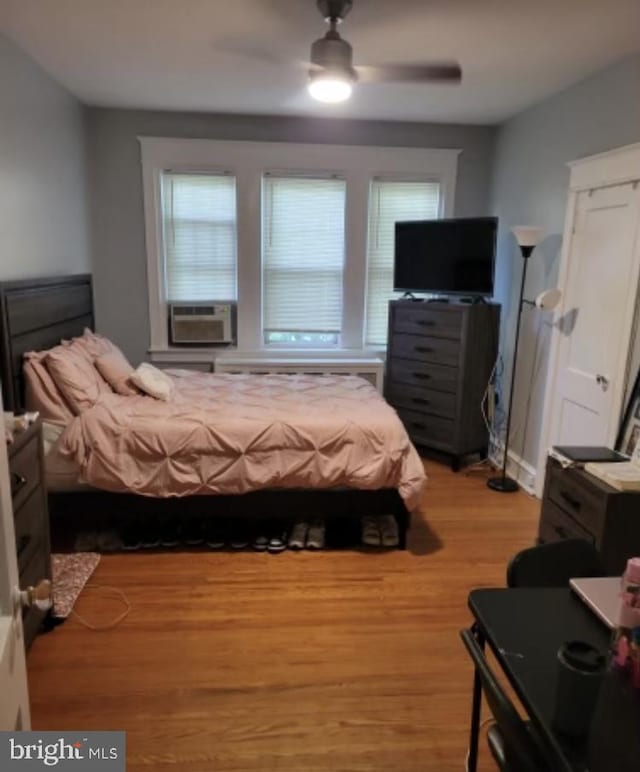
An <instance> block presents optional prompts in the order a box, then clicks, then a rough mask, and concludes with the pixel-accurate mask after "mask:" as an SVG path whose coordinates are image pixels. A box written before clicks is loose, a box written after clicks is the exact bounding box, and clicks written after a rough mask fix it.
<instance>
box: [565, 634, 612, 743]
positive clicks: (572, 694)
mask: <svg viewBox="0 0 640 772" xmlns="http://www.w3.org/2000/svg"><path fill="white" fill-rule="evenodd" d="M606 669H607V658H606V656H605V655H604V654H603V653H602V652H601V651H599V650H598V649H596V648H595V647H594V646H592V645H591V644H590V643H585V642H584V641H567V642H566V643H563V644H562V646H561V647H560V648H559V649H558V682H557V685H556V701H555V706H554V711H553V726H554V728H555V729H557V730H558V731H560V732H562V733H563V734H567V735H570V736H572V737H580V736H581V735H584V734H586V733H587V731H588V730H589V725H590V723H591V718H592V716H593V711H594V709H595V706H596V702H597V701H598V694H599V692H600V687H601V686H602V679H603V677H604V674H605V671H606Z"/></svg>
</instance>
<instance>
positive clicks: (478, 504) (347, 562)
mask: <svg viewBox="0 0 640 772" xmlns="http://www.w3.org/2000/svg"><path fill="white" fill-rule="evenodd" d="M425 465H426V469H427V473H428V474H429V478H430V482H429V487H428V490H427V492H426V494H425V497H424V501H423V506H422V520H421V521H420V522H416V523H415V525H414V528H413V529H412V533H411V537H410V542H409V547H410V548H409V550H408V551H406V552H401V551H393V552H389V553H386V554H363V553H359V552H334V553H319V554H310V553H300V554H294V553H284V554H282V555H279V556H271V555H263V554H257V553H238V554H231V553H213V552H210V553H206V552H203V553H188V552H168V553H165V554H160V553H159V554H140V553H137V554H126V555H113V556H105V557H103V559H102V561H101V563H100V565H99V567H98V569H97V571H96V574H95V576H94V579H93V582H94V583H95V584H98V585H101V586H110V587H117V588H120V589H121V590H123V591H124V592H125V593H126V595H127V597H128V599H129V601H130V602H131V606H132V608H131V612H130V614H129V616H128V617H127V618H126V619H125V620H124V621H123V622H122V623H121V624H120V625H119V626H118V627H116V628H115V629H112V630H109V631H107V632H92V631H90V630H88V629H86V628H85V627H83V626H82V625H81V624H80V623H79V622H78V621H77V620H76V619H73V618H71V619H70V620H69V621H67V622H66V623H65V624H64V625H63V626H61V627H59V628H57V629H56V630H55V631H54V632H52V633H50V634H47V635H43V636H39V637H38V638H37V639H36V641H35V643H34V645H33V647H32V649H31V652H30V654H29V658H28V668H29V682H30V690H31V704H32V722H33V727H34V728H35V729H51V730H63V729H124V730H126V731H127V743H128V769H129V770H133V771H134V772H135V771H142V770H148V769H154V770H164V769H169V768H174V769H178V770H184V771H185V772H213V771H215V772H227V771H228V772H241V771H242V772H256V771H257V770H260V771H261V772H262V771H263V770H269V771H270V770H278V771H282V772H341V771H344V772H360V771H362V772H365V771H366V772H382V770H385V772H387V771H388V772H413V771H414V770H416V772H417V770H420V771H421V772H449V770H451V772H453V770H456V772H460V770H462V769H464V757H465V753H466V744H467V733H468V717H469V705H470V687H471V669H470V667H469V665H468V661H467V658H466V656H465V654H464V652H463V649H462V645H461V643H460V641H459V639H458V630H459V629H460V628H462V627H463V626H466V625H468V624H469V614H468V612H467V608H466V598H467V593H468V592H469V590H470V589H471V588H473V587H478V586H492V585H493V586H496V585H502V584H503V583H504V571H505V566H506V562H507V560H508V558H509V557H510V556H511V555H512V554H513V553H514V552H516V551H517V550H518V549H520V548H522V547H524V546H528V545H529V544H531V543H532V542H533V539H534V537H535V532H536V524H537V517H538V509H539V504H538V502H537V501H535V500H534V499H531V498H529V497H528V496H527V495H526V494H524V493H517V494H499V493H494V492H492V491H489V490H488V489H487V488H486V487H485V477H484V476H483V475H482V474H477V475H469V476H465V475H464V474H463V473H460V474H453V473H452V472H450V471H449V469H448V468H447V467H445V466H442V465H440V464H437V463H435V462H432V461H426V462H425ZM77 610H78V612H80V613H81V614H82V615H83V616H84V617H85V618H87V619H88V620H90V621H92V622H94V623H96V624H101V623H104V622H105V621H107V620H108V619H109V618H112V617H114V616H115V615H116V614H117V613H118V612H119V610H120V605H119V604H118V603H117V602H116V601H115V600H113V599H112V598H111V597H109V596H108V594H107V592H106V591H103V590H100V589H87V590H86V591H85V593H84V594H83V596H82V597H81V598H80V600H79V602H78V604H77ZM482 746H483V747H482V751H483V756H482V764H483V767H482V768H483V769H487V770H489V769H493V766H492V763H491V760H490V758H488V753H487V751H486V748H485V743H484V742H482Z"/></svg>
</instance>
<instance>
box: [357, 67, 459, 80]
mask: <svg viewBox="0 0 640 772" xmlns="http://www.w3.org/2000/svg"><path fill="white" fill-rule="evenodd" d="M355 69H356V72H357V73H358V80H359V81H360V82H361V83H398V82H400V83H460V81H461V80H462V70H461V68H460V65H459V64H458V63H457V62H432V63H431V64H381V65H379V66H369V65H358V66H357V67H356V68H355Z"/></svg>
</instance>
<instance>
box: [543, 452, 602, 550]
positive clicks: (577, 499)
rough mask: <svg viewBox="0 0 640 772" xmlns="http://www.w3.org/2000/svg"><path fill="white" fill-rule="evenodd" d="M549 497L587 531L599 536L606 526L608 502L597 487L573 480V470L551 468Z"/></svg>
mask: <svg viewBox="0 0 640 772" xmlns="http://www.w3.org/2000/svg"><path fill="white" fill-rule="evenodd" d="M548 497H549V499H551V501H553V502H554V503H555V504H556V505H557V506H558V507H560V509H562V510H564V511H565V512H566V513H567V514H568V515H570V516H571V517H572V518H573V519H574V520H577V521H579V522H580V523H581V524H582V525H583V526H584V527H585V528H586V529H588V530H589V531H591V532H592V533H594V534H596V535H597V534H599V533H600V532H601V531H602V529H603V526H604V519H605V509H606V501H605V500H604V497H603V496H601V495H600V493H599V491H598V490H597V489H596V488H595V487H591V486H589V484H588V483H587V484H585V483H584V481H582V480H580V481H578V480H573V479H572V477H571V470H563V469H562V468H561V467H556V466H553V467H551V479H550V480H549V488H548Z"/></svg>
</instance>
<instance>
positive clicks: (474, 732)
mask: <svg viewBox="0 0 640 772" xmlns="http://www.w3.org/2000/svg"><path fill="white" fill-rule="evenodd" d="M471 631H472V633H473V634H474V636H475V639H476V640H477V641H478V645H479V646H480V648H482V649H484V635H483V633H482V631H481V630H480V628H479V626H478V625H476V624H474V625H473V627H472V628H471ZM481 697H482V685H481V684H480V678H479V677H478V673H477V671H476V670H475V669H474V671H473V697H472V699H471V729H470V732H469V752H468V754H467V770H466V772H476V767H477V765H478V740H479V735H480V699H481Z"/></svg>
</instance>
